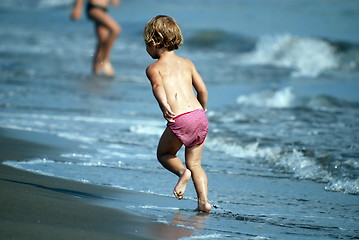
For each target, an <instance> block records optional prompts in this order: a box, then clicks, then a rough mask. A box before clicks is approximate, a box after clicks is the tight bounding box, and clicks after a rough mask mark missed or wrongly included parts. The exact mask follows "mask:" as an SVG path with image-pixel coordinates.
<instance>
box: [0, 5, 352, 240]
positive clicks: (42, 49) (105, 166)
mask: <svg viewBox="0 0 359 240" xmlns="http://www.w3.org/2000/svg"><path fill="white" fill-rule="evenodd" d="M31 2H32V4H34V6H36V7H35V8H33V7H30V6H27V5H26V4H24V5H22V7H21V9H18V8H17V7H15V6H17V5H14V4H15V3H13V2H12V1H5V3H4V4H3V6H2V7H1V8H0V11H1V14H0V20H1V21H2V22H3V23H5V24H3V26H2V27H1V28H0V38H1V39H2V41H1V44H0V76H1V77H0V85H1V88H0V89H1V90H0V99H1V101H0V102H1V103H0V108H1V111H0V126H1V127H7V128H16V129H26V130H29V131H38V132H46V133H50V134H55V135H58V136H60V137H63V138H68V139H73V140H75V141H79V142H80V143H81V144H80V145H81V151H79V152H72V151H70V150H69V151H64V152H63V154H62V157H64V158H66V159H67V161H64V162H57V161H54V159H46V158H45V159H43V158H39V159H24V161H23V162H20V163H16V162H13V161H11V159H9V161H7V162H6V164H8V165H11V166H15V167H18V168H22V169H26V170H30V171H35V172H39V173H43V174H48V175H53V176H60V177H65V178H70V179H74V180H79V181H84V182H88V183H92V184H102V185H111V186H115V187H120V188H126V189H132V190H134V191H140V192H146V193H148V194H156V195H161V196H168V197H169V196H171V192H172V188H173V185H174V183H175V182H176V177H175V176H173V175H171V174H170V173H168V172H166V171H165V170H164V169H162V167H161V166H160V165H159V164H158V162H157V161H156V158H155V151H156V146H157V142H158V139H159V137H160V135H161V133H162V131H163V129H164V127H165V121H164V120H163V119H162V116H161V113H160V111H159V109H158V106H157V103H156V102H155V100H154V98H153V96H152V93H151V90H150V88H149V83H148V82H147V80H146V77H145V75H144V69H145V68H146V66H147V65H148V64H150V63H151V62H152V61H153V60H152V59H150V57H149V56H148V55H147V54H146V52H145V49H144V45H143V41H142V35H141V34H142V28H143V26H144V24H145V22H146V21H147V20H148V19H149V18H151V17H152V16H154V15H156V14H159V13H161V14H162V13H166V14H169V15H172V16H174V17H175V18H176V19H177V21H178V22H179V23H180V25H181V27H182V29H183V33H184V37H185V44H184V46H183V47H182V48H181V49H180V50H179V51H178V54H179V55H181V56H184V57H188V58H190V59H191V60H192V61H193V62H194V63H195V64H196V66H197V68H198V70H199V72H200V73H201V75H202V77H203V78H204V80H205V81H206V83H207V86H208V89H209V94H210V100H209V105H208V109H209V111H208V117H209V120H210V132H209V135H208V138H207V140H206V147H205V150H204V156H203V165H204V167H205V169H206V171H207V174H208V178H209V196H210V200H211V203H212V204H214V205H216V207H217V208H216V209H214V211H213V213H212V214H210V215H209V216H208V215H205V216H202V215H197V214H195V213H193V212H192V211H189V210H188V209H191V208H192V207H193V208H194V207H195V192H194V190H193V187H192V186H190V187H188V188H187V192H186V196H187V197H186V201H185V202H184V203H179V204H180V205H181V206H182V205H183V204H184V207H177V206H175V205H174V206H173V205H169V206H156V205H153V204H152V205H149V206H148V205H146V204H145V203H143V206H140V207H138V206H136V207H132V208H131V206H129V209H130V210H131V211H133V212H135V213H138V214H140V215H148V216H151V217H153V218H154V219H156V220H157V221H162V222H166V223H168V224H176V225H180V226H185V227H188V228H191V229H192V228H193V229H195V230H196V235H195V236H192V237H191V238H190V239H196V238H209V239H226V238H230V239H314V238H320V239H350V238H355V237H357V236H358V235H359V232H358V229H359V226H358V217H357V216H358V213H359V205H358V193H359V180H358V173H359V171H358V170H359V151H358V147H359V146H358V143H359V134H358V133H359V127H358V126H359V124H358V117H359V95H358V90H359V83H358V79H359V78H358V77H359V72H358V69H359V68H358V62H359V45H358V44H359V34H358V30H357V28H355V23H356V22H358V20H359V19H358V15H357V14H354V13H355V11H357V10H358V9H359V4H358V3H357V2H356V1H347V4H345V5H344V4H342V3H341V1H334V0H332V1H330V5H329V4H327V3H326V4H324V3H322V2H321V1H315V4H314V3H313V1H311V2H310V4H309V3H308V2H307V1H291V2H290V3H289V2H284V1H279V0H277V1H275V0H272V1H244V0H243V1H230V0H226V1H218V0H201V1H195V2H194V3H193V1H191V4H189V3H187V1H183V3H181V4H179V3H177V2H175V1H163V0H158V1H157V3H158V4H155V5H156V6H159V5H161V10H159V9H158V8H157V7H156V8H155V7H153V6H152V4H150V3H149V2H147V1H122V5H121V6H120V7H119V8H118V9H112V10H111V12H110V13H111V14H112V15H113V16H115V18H116V19H117V20H118V21H119V22H120V23H121V25H122V27H123V34H122V36H121V38H120V39H119V40H118V42H117V44H116V45H115V48H114V51H113V55H112V59H113V63H114V66H115V68H116V70H117V72H118V75H117V77H115V78H113V79H107V78H101V77H92V76H91V75H90V63H91V55H92V52H93V46H94V39H93V29H92V26H91V23H90V22H88V21H87V20H85V19H83V20H82V21H80V22H76V23H72V22H70V21H69V18H68V15H69V12H70V8H69V7H68V2H62V1H51V2H49V1H31ZM306 2H307V4H306ZM204 5H205V6H206V7H205V8H203V6H204ZM139 6H141V7H139ZM189 6H190V7H189ZM184 10H186V11H184ZM199 13H200V14H199ZM270 13H276V14H270ZM213 16H215V17H213ZM273 16H275V17H273ZM298 20H300V21H298ZM329 23H332V24H329ZM308 26H310V27H308ZM14 43H16V44H14ZM180 156H183V152H180ZM148 179H156V181H151V182H150V183H149V181H148ZM171 204H172V203H171Z"/></svg>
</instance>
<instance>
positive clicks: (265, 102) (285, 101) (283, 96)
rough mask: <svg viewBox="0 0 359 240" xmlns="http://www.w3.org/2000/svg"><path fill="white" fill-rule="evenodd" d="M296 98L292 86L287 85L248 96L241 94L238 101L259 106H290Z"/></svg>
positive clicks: (242, 103) (241, 103)
mask: <svg viewBox="0 0 359 240" xmlns="http://www.w3.org/2000/svg"><path fill="white" fill-rule="evenodd" d="M294 100H295V95H294V93H293V90H292V88H290V87H287V88H284V89H279V90H267V91H262V92H257V93H253V94H251V95H248V96H244V95H241V96H239V97H238V98H237V103H238V104H240V105H249V106H257V107H268V108H288V107H292V106H293V104H294Z"/></svg>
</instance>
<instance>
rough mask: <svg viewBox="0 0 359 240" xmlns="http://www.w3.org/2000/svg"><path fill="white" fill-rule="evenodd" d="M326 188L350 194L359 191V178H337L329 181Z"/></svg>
mask: <svg viewBox="0 0 359 240" xmlns="http://www.w3.org/2000/svg"><path fill="white" fill-rule="evenodd" d="M325 190H328V191H335V192H344V193H350V194H358V193H359V179H355V180H335V181H332V182H330V183H328V184H327V185H326V186H325Z"/></svg>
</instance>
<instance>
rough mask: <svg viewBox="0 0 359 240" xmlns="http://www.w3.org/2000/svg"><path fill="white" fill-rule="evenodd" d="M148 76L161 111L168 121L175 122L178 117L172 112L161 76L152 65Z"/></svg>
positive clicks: (148, 69)
mask: <svg viewBox="0 0 359 240" xmlns="http://www.w3.org/2000/svg"><path fill="white" fill-rule="evenodd" d="M146 75H147V78H148V80H150V82H151V85H152V92H153V95H154V96H155V98H156V100H157V102H158V104H159V106H160V109H161V111H162V113H163V117H164V118H165V119H166V120H167V121H169V122H173V121H174V120H173V118H174V117H175V116H176V115H175V114H174V113H173V112H172V109H171V107H170V105H169V104H168V101H167V96H166V92H165V89H164V87H163V83H162V77H161V75H160V74H159V72H158V70H157V69H156V68H155V67H154V66H153V65H150V66H149V67H148V68H147V69H146Z"/></svg>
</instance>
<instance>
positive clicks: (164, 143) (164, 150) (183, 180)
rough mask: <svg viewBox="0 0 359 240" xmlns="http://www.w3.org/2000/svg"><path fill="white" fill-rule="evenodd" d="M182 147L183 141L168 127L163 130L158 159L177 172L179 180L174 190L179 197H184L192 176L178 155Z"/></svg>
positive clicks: (173, 171)
mask: <svg viewBox="0 0 359 240" xmlns="http://www.w3.org/2000/svg"><path fill="white" fill-rule="evenodd" d="M181 147H182V142H181V141H180V140H179V139H178V138H177V136H176V135H175V134H174V133H173V132H172V131H171V129H169V128H168V127H167V128H166V129H165V131H164V132H163V134H162V136H161V139H160V141H159V143H158V148H157V159H158V161H159V162H160V163H161V164H162V166H163V167H164V168H166V169H167V170H169V171H171V172H172V173H174V174H176V175H177V176H178V177H179V180H178V182H177V184H176V186H175V188H174V190H173V194H174V195H175V197H176V198H177V199H182V198H183V195H184V192H185V190H186V186H187V183H188V181H189V179H190V178H191V171H189V170H188V169H187V168H186V167H185V166H184V165H183V163H182V161H181V160H180V159H179V158H178V157H176V154H177V152H178V150H179V149H180V148H181Z"/></svg>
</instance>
